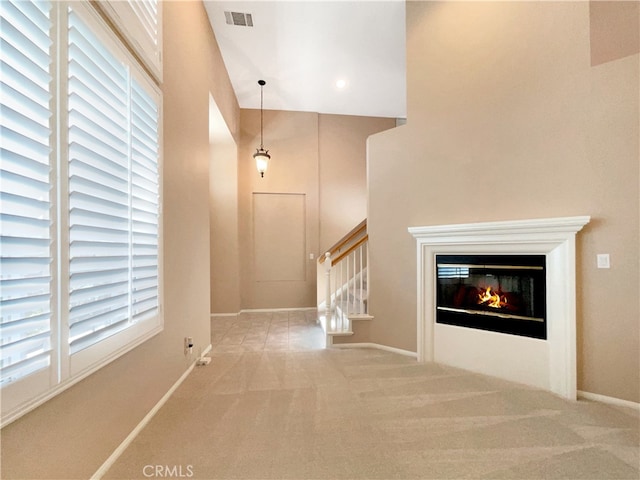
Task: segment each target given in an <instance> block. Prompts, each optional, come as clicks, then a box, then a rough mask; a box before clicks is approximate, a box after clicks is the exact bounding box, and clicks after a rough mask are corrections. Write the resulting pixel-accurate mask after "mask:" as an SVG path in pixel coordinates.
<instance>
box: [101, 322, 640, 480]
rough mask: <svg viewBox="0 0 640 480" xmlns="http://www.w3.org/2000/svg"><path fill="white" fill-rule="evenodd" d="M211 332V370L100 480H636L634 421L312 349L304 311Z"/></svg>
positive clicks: (216, 325) (618, 411) (601, 408)
mask: <svg viewBox="0 0 640 480" xmlns="http://www.w3.org/2000/svg"><path fill="white" fill-rule="evenodd" d="M212 332H213V333H212V342H213V352H212V355H211V356H212V358H213V361H212V363H211V364H210V365H209V366H206V367H197V368H196V369H195V370H194V371H193V372H192V374H191V375H190V376H189V377H188V378H187V379H186V381H185V382H184V383H183V384H182V385H181V387H180V388H179V389H178V390H177V391H176V393H175V394H174V395H173V396H172V397H171V398H170V399H169V401H168V402H167V403H166V404H165V406H164V407H163V408H162V409H161V410H160V411H159V413H158V414H157V415H156V416H155V417H154V419H153V420H152V421H151V422H150V424H149V425H148V426H147V427H146V428H145V429H144V430H143V431H142V433H141V434H140V435H139V436H138V437H137V438H136V440H135V441H134V442H133V443H132V445H131V446H130V447H129V448H128V449H127V450H126V451H125V453H124V454H123V455H122V456H121V457H120V459H119V460H118V461H117V462H116V463H115V465H114V466H113V467H112V468H111V469H110V470H109V472H107V474H106V476H105V478H111V479H137V478H153V477H155V478H158V477H160V476H162V477H163V478H197V479H300V480H303V479H305V480H306V479H467V478H470V479H593V480H606V479H638V478H640V465H639V462H640V455H639V451H640V433H639V430H640V423H639V418H638V414H637V413H636V412H635V411H634V410H629V409H623V408H614V407H610V406H607V405H604V404H600V403H595V402H587V401H578V402H570V401H565V400H563V399H561V398H558V397H556V396H554V395H552V394H550V393H546V392H543V391H539V390H535V389H532V388H528V387H524V386H521V385H517V384H514V383H509V382H506V381H502V380H498V379H495V378H491V377H486V376H482V375H477V374H472V373H469V372H466V371H462V370H457V369H454V368H450V367H445V366H441V365H436V364H426V365H421V364H418V363H416V361H415V359H413V358H410V357H405V356H401V355H397V354H394V353H389V352H385V351H380V350H373V349H348V350H343V349H322V344H323V338H322V332H321V331H320V330H319V329H318V327H317V326H316V324H315V314H314V312H282V313H280V312H278V313H265V314H249V315H241V316H239V317H238V318H237V319H235V318H232V319H229V318H223V319H214V320H213V323H212ZM150 474H151V475H150ZM158 474H161V475H158Z"/></svg>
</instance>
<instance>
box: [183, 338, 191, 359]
mask: <svg viewBox="0 0 640 480" xmlns="http://www.w3.org/2000/svg"><path fill="white" fill-rule="evenodd" d="M191 353H193V338H191V337H184V354H185V355H189V354H191Z"/></svg>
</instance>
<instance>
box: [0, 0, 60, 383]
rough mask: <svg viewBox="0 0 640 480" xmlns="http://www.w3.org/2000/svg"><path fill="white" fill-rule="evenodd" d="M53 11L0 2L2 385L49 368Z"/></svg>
mask: <svg viewBox="0 0 640 480" xmlns="http://www.w3.org/2000/svg"><path fill="white" fill-rule="evenodd" d="M50 11H51V5H50V4H49V2H27V1H19V2H11V1H2V2H0V41H1V42H2V45H1V48H0V69H1V72H2V74H1V76H0V79H1V80H0V346H1V348H0V351H1V358H0V372H1V376H0V385H2V386H4V385H7V384H9V383H11V382H14V381H16V380H18V379H20V378H23V377H25V376H27V375H29V374H31V373H34V372H36V371H38V370H41V369H43V368H47V367H48V366H49V365H50V364H51V315H52V313H51V309H52V307H51V295H52V293H51V261H52V252H51V242H52V239H51V225H52V220H51V216H50V210H51V198H50V191H51V180H50V171H51V160H50V158H51V143H50V142H51V113H50V101H51V97H52V95H51V84H52V78H51V73H50V64H51V40H50V39H49V34H50V29H51V19H50Z"/></svg>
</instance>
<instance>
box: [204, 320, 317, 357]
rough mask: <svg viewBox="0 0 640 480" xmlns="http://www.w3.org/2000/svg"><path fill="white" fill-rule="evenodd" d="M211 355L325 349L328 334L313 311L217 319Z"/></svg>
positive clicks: (212, 334) (212, 323) (213, 326)
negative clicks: (326, 334)
mask: <svg viewBox="0 0 640 480" xmlns="http://www.w3.org/2000/svg"><path fill="white" fill-rule="evenodd" d="M211 345H212V350H211V353H244V352H257V351H293V352H296V351H304V350H318V349H322V348H324V347H325V335H324V332H323V331H322V327H321V326H320V324H319V323H318V313H317V311H316V310H315V309H313V310H291V311H278V312H246V313H240V314H238V315H237V316H232V317H227V316H214V317H213V319H212V321H211Z"/></svg>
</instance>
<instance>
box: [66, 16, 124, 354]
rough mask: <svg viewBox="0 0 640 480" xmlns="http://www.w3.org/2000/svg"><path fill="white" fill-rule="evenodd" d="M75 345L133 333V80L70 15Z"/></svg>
mask: <svg viewBox="0 0 640 480" xmlns="http://www.w3.org/2000/svg"><path fill="white" fill-rule="evenodd" d="M68 22H69V52H68V61H69V99H68V102H69V103H68V112H69V117H68V118H69V120H68V121H69V139H68V141H69V277H70V278H69V325H70V335H69V343H70V347H71V353H72V354H73V353H76V352H78V351H80V350H82V349H84V348H86V347H88V346H91V345H93V344H95V343H97V342H98V341H100V340H102V339H104V338H106V337H109V336H111V335H113V334H115V333H117V332H119V331H121V330H123V329H124V328H126V327H127V326H128V323H129V318H130V312H129V305H130V298H129V295H130V294H129V292H130V284H129V278H130V275H129V269H130V261H129V258H130V251H129V250H130V247H129V244H130V233H129V232H130V226H129V216H130V215H129V210H130V206H129V160H128V157H129V147H128V136H129V134H128V131H127V126H128V123H129V119H128V101H127V97H128V72H127V69H126V68H125V66H123V65H122V64H121V63H120V62H118V60H116V58H115V57H114V56H113V55H112V54H111V53H110V52H109V51H108V50H107V49H106V48H104V46H103V45H102V43H101V42H100V41H99V40H98V39H97V38H95V36H94V35H93V33H92V32H91V31H90V29H89V28H88V27H87V26H86V25H85V24H84V23H83V21H82V20H81V19H80V17H79V16H78V15H76V14H75V13H74V12H73V10H70V12H69V20H68Z"/></svg>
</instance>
